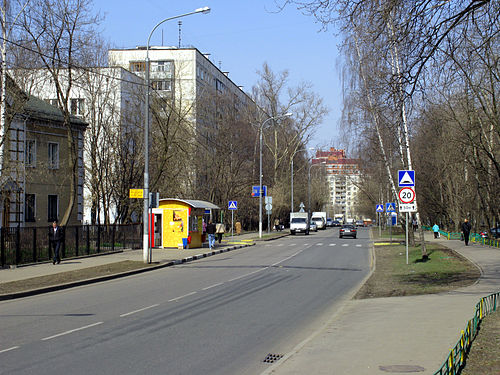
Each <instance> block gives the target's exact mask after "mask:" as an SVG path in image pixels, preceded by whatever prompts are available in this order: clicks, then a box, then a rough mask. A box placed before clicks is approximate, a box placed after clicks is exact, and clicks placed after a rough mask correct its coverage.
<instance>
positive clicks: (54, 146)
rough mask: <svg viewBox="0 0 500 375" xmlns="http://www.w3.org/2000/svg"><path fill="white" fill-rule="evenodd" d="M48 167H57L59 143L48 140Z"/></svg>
mask: <svg viewBox="0 0 500 375" xmlns="http://www.w3.org/2000/svg"><path fill="white" fill-rule="evenodd" d="M48 164H49V169H58V168H59V143H51V142H49V161H48Z"/></svg>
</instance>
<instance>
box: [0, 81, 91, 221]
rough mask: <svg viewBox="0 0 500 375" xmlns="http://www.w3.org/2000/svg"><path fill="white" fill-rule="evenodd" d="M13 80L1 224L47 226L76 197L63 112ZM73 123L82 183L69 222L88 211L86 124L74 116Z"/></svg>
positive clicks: (0, 190) (1, 188)
mask: <svg viewBox="0 0 500 375" xmlns="http://www.w3.org/2000/svg"><path fill="white" fill-rule="evenodd" d="M8 82H9V84H8V90H7V98H8V100H7V103H11V104H10V105H9V108H8V110H7V112H8V116H7V124H6V125H7V131H6V134H5V140H4V144H3V146H2V151H3V155H2V170H1V172H0V173H1V176H0V194H1V200H0V215H1V223H2V227H17V226H20V227H25V226H47V225H48V223H50V222H52V221H53V220H60V219H61V218H62V215H63V214H64V212H65V209H66V207H67V206H68V204H69V201H70V195H71V177H72V172H71V168H70V166H69V163H68V159H69V158H70V154H69V152H70V151H69V146H68V140H67V139H68V134H67V128H66V126H65V125H64V116H63V115H62V113H61V111H60V110H59V109H58V108H57V107H53V106H51V105H49V104H47V103H46V102H44V101H42V100H40V99H38V98H35V97H33V96H31V95H26V94H24V93H23V92H22V91H21V90H19V89H18V88H17V87H16V86H15V85H14V84H13V83H12V81H11V80H10V79H9V80H8ZM13 97H14V98H15V99H12V98H13ZM9 98H10V99H9ZM11 99H12V100H11ZM70 124H71V129H72V132H73V136H74V138H75V144H76V146H77V154H78V179H77V185H78V186H77V187H76V188H77V198H76V205H75V207H74V209H73V211H72V215H71V216H70V218H69V221H68V224H77V223H81V220H82V214H83V179H84V171H83V139H84V132H85V129H86V123H85V122H84V121H82V120H81V119H79V118H76V117H73V116H72V117H71V118H70Z"/></svg>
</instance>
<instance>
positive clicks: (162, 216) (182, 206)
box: [151, 198, 220, 249]
mask: <svg viewBox="0 0 500 375" xmlns="http://www.w3.org/2000/svg"><path fill="white" fill-rule="evenodd" d="M207 210H209V211H210V212H211V210H220V208H219V207H218V206H216V205H215V204H213V203H210V202H206V201H200V200H192V199H175V198H166V199H160V202H159V205H158V208H154V209H153V215H152V217H151V221H152V225H151V227H152V229H153V231H154V233H153V236H154V237H153V240H152V241H153V244H152V246H153V247H163V248H166V247H169V248H171V247H174V248H181V249H182V248H184V249H185V248H187V247H189V248H196V247H202V245H203V241H202V235H203V215H204V214H205V211H207Z"/></svg>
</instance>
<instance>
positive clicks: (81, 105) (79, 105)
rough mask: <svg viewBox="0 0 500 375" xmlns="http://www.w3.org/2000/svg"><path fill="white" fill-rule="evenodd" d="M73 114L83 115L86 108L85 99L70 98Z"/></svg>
mask: <svg viewBox="0 0 500 375" xmlns="http://www.w3.org/2000/svg"><path fill="white" fill-rule="evenodd" d="M70 105H71V114H72V115H74V116H83V112H84V110H85V101H84V99H70Z"/></svg>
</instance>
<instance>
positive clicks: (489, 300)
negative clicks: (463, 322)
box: [434, 292, 500, 375]
mask: <svg viewBox="0 0 500 375" xmlns="http://www.w3.org/2000/svg"><path fill="white" fill-rule="evenodd" d="M499 298H500V292H498V293H493V294H490V295H489V296H487V297H483V298H481V300H480V301H479V302H478V303H477V304H476V310H475V313H474V317H473V318H472V319H471V320H469V321H468V322H467V326H466V327H465V330H462V332H461V335H460V339H459V340H458V342H457V344H456V345H455V346H454V347H453V348H452V349H450V354H448V357H447V358H446V360H445V361H444V363H443V365H442V366H441V368H440V369H439V370H438V371H436V372H435V373H434V375H455V374H459V373H460V371H462V369H463V368H464V366H465V359H466V357H467V354H468V353H469V350H470V348H471V346H472V342H473V341H474V339H475V338H476V335H477V332H478V329H479V325H480V323H481V320H482V319H483V318H484V317H485V316H486V315H488V314H490V313H491V312H493V311H495V310H496V309H497V305H498V301H499Z"/></svg>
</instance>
